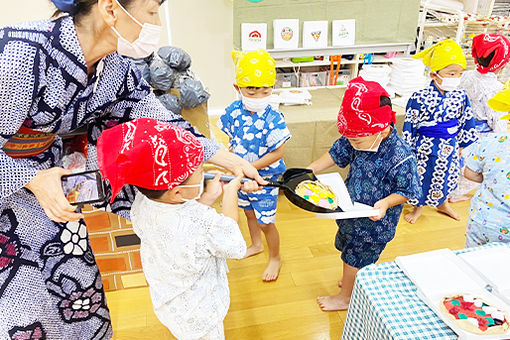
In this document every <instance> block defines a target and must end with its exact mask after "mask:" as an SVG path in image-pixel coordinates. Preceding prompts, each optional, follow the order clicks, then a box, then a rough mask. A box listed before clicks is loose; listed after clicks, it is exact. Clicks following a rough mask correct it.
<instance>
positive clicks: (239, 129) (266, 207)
mask: <svg viewBox="0 0 510 340" xmlns="http://www.w3.org/2000/svg"><path fill="white" fill-rule="evenodd" d="M218 127H219V128H220V129H221V130H222V131H223V132H225V133H226V134H227V136H228V137H229V138H230V144H229V148H230V150H232V152H233V153H235V154H236V155H239V156H240V157H242V158H244V159H245V160H247V161H248V162H250V163H252V162H255V161H256V160H258V159H260V158H262V157H263V156H265V155H267V154H268V153H270V152H273V151H275V150H276V149H278V148H279V147H280V146H282V145H283V144H284V143H285V142H286V141H287V140H288V139H289V138H290V137H291V135H290V132H289V129H287V125H286V124H285V120H284V119H283V115H282V114H281V113H280V112H278V111H275V110H273V109H272V108H271V106H269V105H268V106H267V107H266V109H265V111H261V112H255V113H253V114H251V113H250V111H248V110H246V109H245V108H244V106H243V104H242V102H241V101H240V100H238V101H235V102H233V103H232V104H231V105H230V106H229V107H227V108H226V109H225V113H224V114H223V115H222V116H221V117H220V119H219V120H218ZM284 171H285V163H284V162H283V159H280V160H278V161H276V162H274V163H273V164H270V165H269V166H267V167H265V168H263V169H260V170H259V174H260V175H261V176H263V177H268V178H270V179H272V180H276V179H278V177H279V176H280V175H281V174H283V172H284ZM238 197H239V207H241V208H242V209H245V210H254V212H255V216H256V217H257V221H258V222H259V223H260V224H272V223H274V221H275V216H276V203H277V200H278V188H271V187H264V188H263V189H261V190H259V191H257V192H254V193H246V192H244V191H239V194H238Z"/></svg>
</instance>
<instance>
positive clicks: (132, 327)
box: [106, 196, 468, 340]
mask: <svg viewBox="0 0 510 340" xmlns="http://www.w3.org/2000/svg"><path fill="white" fill-rule="evenodd" d="M454 207H455V208H456V209H457V210H458V211H459V212H460V213H461V215H462V221H461V222H456V221H453V220H451V219H450V218H448V217H446V216H444V215H440V214H439V213H437V212H436V211H435V210H433V209H431V208H425V209H424V215H423V216H422V218H421V219H420V220H419V221H418V223H417V224H415V225H411V224H408V223H407V222H405V221H403V220H401V222H400V224H399V225H398V228H397V235H396V237H395V239H394V240H393V241H391V242H390V243H389V244H388V246H387V247H386V249H385V250H384V252H383V253H382V256H381V259H380V261H379V262H387V261H392V260H394V259H395V257H396V256H398V255H407V254H413V253H418V252H423V251H427V250H432V249H439V248H447V247H448V248H451V249H460V248H463V245H464V231H465V227H466V220H467V215H468V214H467V211H468V203H467V202H461V203H457V204H454ZM408 210H409V207H406V209H405V211H408ZM405 211H404V213H405ZM276 221H277V222H276V225H277V227H278V229H279V231H280V235H281V254H282V257H283V266H282V269H281V274H280V278H279V279H278V281H276V282H274V283H263V282H262V281H261V279H260V276H261V274H262V272H263V270H264V268H265V264H266V260H267V251H266V252H265V253H264V254H260V255H257V256H255V257H252V258H248V259H245V260H239V261H238V260H233V261H229V268H230V274H229V281H230V290H231V304H230V310H229V313H228V315H227V317H226V319H225V333H226V338H227V339H235V340H242V339H250V340H251V339H300V340H307V339H310V340H312V339H313V340H317V339H321V340H326V339H339V338H340V335H341V332H342V329H343V324H344V321H345V318H346V314H347V313H346V312H333V313H324V312H322V311H321V310H320V309H319V307H318V306H317V304H316V302H315V298H316V296H318V295H324V294H335V293H337V292H338V291H339V288H338V287H337V286H336V284H337V281H338V280H339V279H340V278H341V276H342V275H341V274H342V273H341V260H340V256H339V252H338V251H337V250H336V249H335V247H334V245H333V240H334V236H335V232H336V229H337V227H336V224H335V222H334V221H329V220H321V219H317V218H315V217H314V215H313V214H311V213H307V212H304V211H302V210H300V209H298V208H295V207H293V206H291V205H290V203H288V202H287V201H286V199H285V198H284V197H282V196H281V197H280V201H279V209H278V214H277V219H276ZM240 225H241V229H242V232H243V235H244V236H245V239H246V241H247V242H249V234H248V229H247V226H246V222H245V220H244V219H241V222H240ZM106 295H107V299H108V306H109V307H110V311H111V317H112V323H113V329H114V332H115V339H119V340H120V339H122V340H129V339H133V340H134V339H174V338H173V337H172V336H171V335H170V333H169V332H168V330H167V329H166V328H165V327H164V326H163V325H161V324H160V322H159V321H158V319H157V318H156V316H155V315H154V313H153V311H152V305H151V300H150V296H149V291H148V288H136V289H126V290H122V291H117V292H110V293H107V294H106Z"/></svg>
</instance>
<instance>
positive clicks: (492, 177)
mask: <svg viewBox="0 0 510 340" xmlns="http://www.w3.org/2000/svg"><path fill="white" fill-rule="evenodd" d="M489 106H490V107H491V108H492V109H493V110H495V111H506V112H508V111H510V88H507V89H505V90H503V91H502V92H500V93H498V94H496V96H495V97H494V98H493V99H491V100H489ZM502 119H510V115H509V114H507V115H506V116H503V117H502ZM505 122H506V121H505ZM470 151H471V152H470V154H469V155H468V157H467V158H466V169H465V171H464V176H466V178H468V179H470V180H472V181H474V182H477V183H481V185H480V187H479V188H478V190H477V191H476V193H475V196H474V197H473V199H472V200H471V206H470V208H469V221H468V223H467V231H466V247H474V246H478V245H482V244H485V243H487V242H506V243H509V242H510V234H509V230H510V226H509V223H508V221H509V220H510V159H509V158H508V155H509V154H510V133H508V132H505V133H491V134H488V135H486V136H485V137H483V138H482V139H481V140H480V142H479V143H476V144H475V145H473V146H472V147H471V148H470Z"/></svg>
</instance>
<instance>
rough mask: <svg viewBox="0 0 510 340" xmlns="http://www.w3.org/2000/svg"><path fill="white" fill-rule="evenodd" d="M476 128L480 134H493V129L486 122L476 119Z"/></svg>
mask: <svg viewBox="0 0 510 340" xmlns="http://www.w3.org/2000/svg"><path fill="white" fill-rule="evenodd" d="M475 128H476V130H477V131H478V132H480V133H489V132H492V129H491V127H490V126H489V124H488V123H487V121H486V120H477V119H475Z"/></svg>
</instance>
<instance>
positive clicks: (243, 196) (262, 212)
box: [237, 176, 278, 224]
mask: <svg viewBox="0 0 510 340" xmlns="http://www.w3.org/2000/svg"><path fill="white" fill-rule="evenodd" d="M277 177H278V176H276V178H277ZM237 197H238V198H239V208H242V209H244V210H253V211H254V212H255V217H256V218H257V222H258V223H260V224H272V223H274V222H275V218H276V204H277V202H278V188H273V187H263V188H262V189H261V190H259V191H256V192H251V193H246V192H244V191H241V190H239V192H238V194H237Z"/></svg>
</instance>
